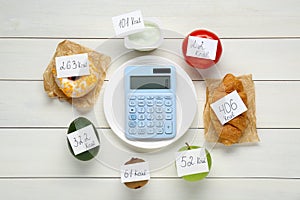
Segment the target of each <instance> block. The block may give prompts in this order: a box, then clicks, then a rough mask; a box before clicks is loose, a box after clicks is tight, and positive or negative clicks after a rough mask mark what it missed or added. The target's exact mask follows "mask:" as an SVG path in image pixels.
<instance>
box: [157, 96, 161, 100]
mask: <svg viewBox="0 0 300 200" xmlns="http://www.w3.org/2000/svg"><path fill="white" fill-rule="evenodd" d="M155 99H157V100H162V99H163V97H162V96H155Z"/></svg>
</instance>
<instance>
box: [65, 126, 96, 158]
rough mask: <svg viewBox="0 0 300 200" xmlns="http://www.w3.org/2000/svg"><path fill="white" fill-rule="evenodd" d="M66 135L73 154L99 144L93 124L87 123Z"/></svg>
mask: <svg viewBox="0 0 300 200" xmlns="http://www.w3.org/2000/svg"><path fill="white" fill-rule="evenodd" d="M67 137H68V140H69V142H70V144H71V147H72V149H73V152H74V154H75V155H78V154H80V153H83V152H85V151H88V150H90V149H92V148H95V147H97V146H99V141H98V138H97V136H96V133H95V131H94V128H93V125H88V126H86V127H84V128H82V129H79V130H77V131H74V132H72V133H70V134H68V135H67Z"/></svg>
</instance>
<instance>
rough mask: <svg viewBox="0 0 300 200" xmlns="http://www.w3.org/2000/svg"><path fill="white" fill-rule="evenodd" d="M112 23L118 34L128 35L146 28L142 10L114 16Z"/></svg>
mask: <svg viewBox="0 0 300 200" xmlns="http://www.w3.org/2000/svg"><path fill="white" fill-rule="evenodd" d="M112 23H113V27H114V29H115V33H116V35H117V36H126V35H129V34H133V33H137V32H141V31H143V30H144V29H145V25H144V20H143V16H142V12H141V11H140V10H136V11H133V12H130V13H126V14H123V15H119V16H115V17H112Z"/></svg>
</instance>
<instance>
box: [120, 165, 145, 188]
mask: <svg viewBox="0 0 300 200" xmlns="http://www.w3.org/2000/svg"><path fill="white" fill-rule="evenodd" d="M149 179H150V171H149V164H148V162H139V163H134V164H128V165H122V166H121V182H122V183H125V182H134V181H143V180H149Z"/></svg>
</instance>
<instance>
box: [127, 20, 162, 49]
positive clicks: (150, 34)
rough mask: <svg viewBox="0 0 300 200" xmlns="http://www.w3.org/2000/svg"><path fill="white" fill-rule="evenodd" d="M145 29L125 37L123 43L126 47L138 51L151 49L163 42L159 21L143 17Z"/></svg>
mask: <svg viewBox="0 0 300 200" xmlns="http://www.w3.org/2000/svg"><path fill="white" fill-rule="evenodd" d="M144 24H145V30H143V31H142V32H138V33H133V34H130V35H128V36H126V37H125V40H124V45H125V47H126V48H127V49H134V50H138V51H152V50H154V49H156V48H158V47H159V46H160V45H161V44H162V42H163V39H164V38H163V33H162V30H161V29H160V26H159V22H158V21H157V20H156V19H154V18H146V19H144Z"/></svg>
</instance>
